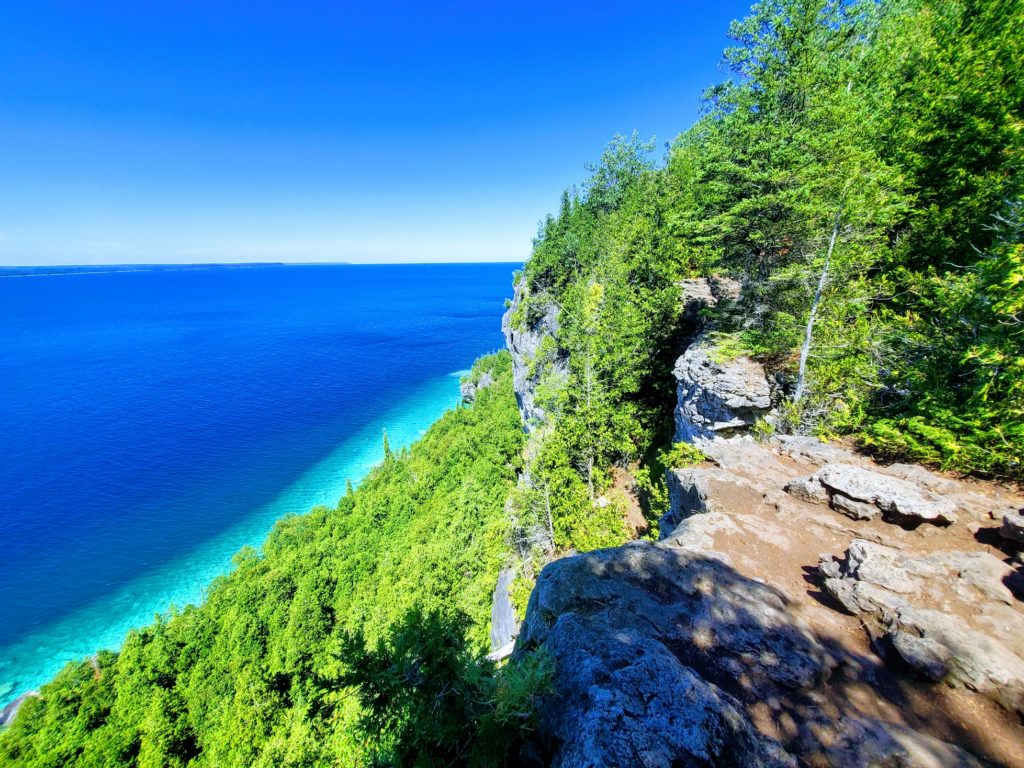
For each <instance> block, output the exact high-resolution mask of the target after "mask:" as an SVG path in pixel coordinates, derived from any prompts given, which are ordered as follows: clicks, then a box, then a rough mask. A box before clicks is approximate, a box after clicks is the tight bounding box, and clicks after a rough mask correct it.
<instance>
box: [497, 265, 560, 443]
mask: <svg viewBox="0 0 1024 768" xmlns="http://www.w3.org/2000/svg"><path fill="white" fill-rule="evenodd" d="M525 297H526V283H525V281H524V280H520V281H519V282H517V283H516V285H515V294H514V296H513V298H512V303H511V305H510V306H509V308H508V309H507V310H506V311H505V314H504V315H503V316H502V318H501V330H502V333H504V334H505V346H506V347H507V348H508V351H509V352H510V353H511V355H512V379H513V386H514V388H515V392H516V400H517V401H518V403H519V412H520V414H521V415H522V418H523V427H524V429H526V431H527V432H529V431H531V430H534V429H536V428H537V427H538V426H539V425H541V424H542V423H543V422H544V420H545V418H546V414H545V413H544V409H543V408H541V406H540V405H538V403H537V388H538V387H539V386H540V384H541V382H542V381H543V380H544V379H545V378H546V377H552V378H555V379H557V378H564V377H565V376H566V375H567V373H568V359H567V358H566V356H565V354H564V352H563V351H562V350H560V349H559V347H558V341H557V337H558V307H557V306H556V305H555V304H553V303H548V304H541V305H540V306H539V307H536V306H535V307H534V310H535V312H534V314H533V315H532V317H527V316H526V313H524V312H523V311H522V310H523V301H524V299H525Z"/></svg>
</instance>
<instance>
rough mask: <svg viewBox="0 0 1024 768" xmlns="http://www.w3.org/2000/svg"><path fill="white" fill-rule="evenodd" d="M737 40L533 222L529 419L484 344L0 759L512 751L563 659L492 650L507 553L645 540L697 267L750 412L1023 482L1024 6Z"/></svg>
mask: <svg viewBox="0 0 1024 768" xmlns="http://www.w3.org/2000/svg"><path fill="white" fill-rule="evenodd" d="M730 36H731V38H732V40H733V45H732V47H730V48H729V49H727V50H726V52H725V59H724V61H725V77H724V79H723V80H722V82H720V83H718V84H717V85H714V86H713V87H711V88H709V90H708V91H707V94H706V100H705V103H704V111H703V113H702V115H703V116H702V117H701V119H700V120H699V121H698V122H697V123H696V124H694V125H693V126H692V127H690V128H689V129H688V130H686V131H685V132H683V133H682V134H680V135H679V136H678V137H677V138H675V139H674V140H673V141H671V142H670V143H669V144H668V145H667V146H666V148H665V153H664V155H663V156H662V157H659V155H658V153H657V152H656V147H655V144H654V143H653V142H650V143H648V142H644V141H642V140H640V139H638V138H637V136H636V135H634V136H632V137H630V138H623V137H617V138H616V139H614V140H613V141H612V143H611V144H610V145H609V146H608V148H607V150H606V151H605V153H604V154H603V155H602V156H601V158H600V159H599V161H598V162H597V163H595V164H594V165H593V167H592V168H590V176H589V177H588V178H587V179H586V181H584V182H583V183H582V185H581V186H580V187H578V188H573V189H570V190H568V191H566V192H565V194H564V195H563V198H562V203H561V207H560V209H559V211H558V212H557V213H556V214H555V215H552V216H549V217H548V218H547V219H546V220H545V221H543V222H542V224H541V226H540V229H539V232H538V235H537V238H536V240H535V242H534V247H533V252H532V256H531V258H530V260H529V261H528V262H527V264H526V266H525V268H524V271H523V273H522V274H521V275H519V276H518V282H517V300H516V302H515V303H514V304H513V305H512V307H511V308H510V316H509V322H510V324H511V327H512V328H513V329H530V328H533V327H536V326H537V324H538V323H540V322H541V320H542V318H546V317H554V318H557V324H558V333H557V337H556V336H555V335H553V334H548V335H546V336H545V337H544V339H543V340H542V341H541V342H540V346H539V348H538V349H537V350H536V355H535V356H534V357H533V358H532V359H531V360H530V363H529V370H528V371H527V372H526V373H527V374H528V375H529V377H530V379H531V380H533V381H535V382H536V383H537V386H536V398H537V405H538V407H539V408H541V409H542V410H543V412H544V414H545V418H544V419H543V420H541V422H540V423H537V424H532V425H527V426H528V427H530V428H531V429H530V434H529V436H528V437H527V438H524V435H523V432H522V430H521V424H520V421H519V412H518V411H517V408H516V402H515V400H514V397H513V391H512V383H511V379H512V372H511V370H510V362H509V358H508V356H507V355H505V354H503V355H501V356H498V357H492V358H486V359H484V360H483V361H481V362H480V363H478V367H477V369H476V373H475V374H474V376H475V377H477V378H478V377H479V376H480V374H481V371H482V370H484V369H486V370H489V371H490V372H491V373H492V375H493V377H494V378H495V379H496V380H497V383H496V384H494V385H492V386H489V387H485V388H482V389H480V390H479V392H478V394H477V399H476V402H475V404H474V405H472V406H471V407H464V408H459V409H457V410H455V411H453V412H451V413H449V414H447V415H446V416H445V417H444V418H443V419H441V420H440V421H439V422H438V423H437V424H436V425H435V426H434V427H433V428H432V429H431V430H430V431H429V432H428V433H427V435H426V436H425V437H424V438H423V440H422V441H420V442H419V443H418V444H417V445H416V446H415V447H413V448H412V449H411V450H410V451H407V452H402V453H399V454H391V453H389V455H388V457H387V459H386V460H385V461H384V463H383V465H382V466H381V467H379V468H378V469H376V470H375V471H374V472H373V473H372V474H371V475H370V476H369V477H368V478H367V479H366V480H365V481H364V482H363V483H362V484H361V485H360V487H359V488H358V489H356V490H355V491H353V492H351V493H349V494H348V495H347V496H346V497H345V498H343V499H342V500H341V502H340V504H339V505H338V507H337V509H333V510H328V509H317V510H314V511H313V512H311V513H310V514H309V515H305V516H301V517H295V518H290V519H287V520H284V521H282V522H281V523H280V524H279V525H278V526H277V527H276V528H275V530H274V532H273V534H272V535H271V537H270V539H269V540H268V542H267V543H266V545H265V546H264V547H263V549H262V551H261V552H259V553H257V552H252V551H248V552H243V553H241V554H240V555H239V556H238V559H237V568H236V570H235V571H234V572H233V573H232V574H231V575H229V576H226V577H224V578H222V579H220V580H219V581H218V582H217V583H216V584H214V585H213V587H212V589H211V591H210V597H209V600H208V601H207V603H206V604H204V605H203V606H201V607H189V608H186V609H184V610H183V611H181V612H179V613H176V614H175V615H173V616H171V617H170V618H168V619H166V620H161V621H160V622H158V623H156V624H154V625H152V626H150V627H147V628H145V629H143V630H141V631H138V632H135V633H133V634H132V635H131V636H130V637H129V638H128V640H127V642H126V643H125V646H124V648H123V650H122V651H121V652H120V653H119V654H111V653H101V654H99V656H97V657H96V658H95V659H94V660H90V661H85V662H83V663H81V664H79V665H73V666H69V667H68V668H67V669H65V671H64V672H63V673H62V674H61V675H60V676H59V677H58V678H57V679H56V680H55V681H54V682H52V683H51V684H49V685H48V686H47V687H45V688H44V689H43V691H42V692H41V693H42V696H41V698H38V699H30V700H29V701H27V702H26V703H25V705H24V707H23V710H22V712H21V713H20V714H19V715H18V717H17V719H16V720H15V722H14V725H13V726H12V727H11V728H10V729H9V730H8V731H7V732H5V733H4V734H3V735H2V736H0V758H3V760H4V761H5V762H6V763H7V764H10V765H47V766H58V765H100V764H102V765H138V766H158V765H184V764H188V763H191V764H194V765H209V766H214V765H216V766H228V765H265V766H270V765H275V766H276V765H336V764H341V765H345V764H350V763H358V762H363V761H367V760H369V759H370V758H371V757H372V756H376V757H377V758H379V759H380V760H382V761H384V762H387V761H390V762H392V763H394V764H412V763H414V762H416V764H422V765H434V764H438V765H440V764H444V765H456V764H466V763H477V764H479V763H487V762H491V763H501V762H503V761H505V760H506V758H509V756H513V757H511V758H510V759H512V760H513V761H514V755H515V753H514V751H513V749H514V744H515V741H516V738H517V736H516V734H517V732H518V731H517V729H521V728H527V727H528V726H529V722H530V701H531V696H532V694H533V693H534V692H535V691H537V690H541V689H543V686H544V680H545V674H546V672H545V663H544V659H543V658H539V657H538V658H532V659H517V660H515V661H513V662H512V663H511V664H509V665H507V666H505V667H503V668H502V669H496V668H495V667H494V665H492V664H490V663H488V662H486V661H483V660H481V654H482V652H483V650H484V645H483V640H484V638H485V635H486V627H487V616H488V611H489V608H490V592H491V590H492V589H493V587H494V579H495V576H496V574H497V571H498V569H499V568H500V566H501V565H502V563H503V562H504V559H505V558H506V556H507V553H509V552H513V551H516V550H517V549H518V554H519V555H520V556H521V558H522V561H523V562H524V563H525V566H524V567H523V569H522V571H523V575H524V576H525V578H521V579H520V580H519V581H518V582H517V590H518V594H517V595H515V597H516V598H517V604H518V605H519V606H520V607H522V604H523V602H524V601H523V597H524V596H525V594H526V592H527V590H528V587H529V586H530V583H531V579H532V577H533V576H534V575H535V574H536V571H537V565H538V564H543V561H544V560H545V559H548V558H551V557H554V556H557V555H559V554H564V553H567V552H570V551H574V550H575V551H583V550H589V549H594V548H597V547H602V546H610V545H614V544H618V543H621V542H623V541H625V540H626V539H627V538H628V537H629V535H630V531H629V530H628V529H627V526H626V525H625V523H624V518H623V515H624V506H625V504H626V502H624V501H623V500H622V499H621V489H620V488H618V487H617V486H616V473H617V472H620V471H621V472H628V473H629V475H630V477H631V478H632V479H633V481H635V486H636V490H637V491H638V495H639V496H640V498H641V501H642V503H643V505H644V507H645V509H644V512H645V513H646V514H647V515H648V518H649V519H650V520H652V521H653V520H654V519H656V518H657V516H658V515H659V514H660V513H661V512H663V511H664V503H665V485H664V481H663V480H662V479H661V477H662V474H663V470H664V468H665V466H666V465H669V466H673V467H680V466H683V465H685V464H686V463H688V462H693V461H696V460H699V458H700V456H699V454H698V453H697V452H696V451H695V450H694V449H691V448H688V447H678V446H677V447H675V448H672V447H671V438H672V410H673V407H674V405H675V402H676V400H675V381H674V379H673V377H672V366H673V363H674V361H675V359H676V358H677V357H678V356H679V354H680V351H681V350H680V343H681V340H682V339H683V338H684V337H685V336H686V335H687V334H689V333H691V332H692V330H693V329H692V320H691V319H688V318H686V317H685V315H684V313H682V312H681V307H680V300H681V297H680V281H682V280H684V279H686V278H691V277H697V276H722V277H728V278H731V279H733V280H735V281H737V282H738V284H740V285H741V286H742V291H741V293H740V296H739V299H738V301H737V302H730V303H727V304H723V305H722V306H723V307H726V308H714V309H706V310H704V311H705V313H706V314H709V315H710V316H709V317H706V318H704V320H705V321H708V322H710V323H711V325H710V326H709V327H712V328H714V335H713V339H712V340H713V342H714V350H715V351H714V354H715V355H717V356H718V357H720V358H723V359H728V358H730V357H737V356H739V355H741V354H742V355H747V356H749V357H751V358H753V359H755V360H757V361H759V362H760V363H763V364H764V366H765V368H766V369H767V370H768V372H769V373H770V374H771V376H772V379H773V383H774V386H775V389H776V391H777V392H779V393H781V398H780V403H779V405H780V407H779V409H778V413H779V415H778V417H777V418H774V419H773V420H771V421H765V422H764V423H762V424H758V425H757V429H756V431H758V432H759V434H763V435H768V434H770V433H772V432H789V433H803V434H818V435H823V436H826V437H829V436H838V435H848V436H852V438H853V439H854V440H855V441H856V442H857V443H858V444H859V445H860V446H862V447H863V448H865V449H866V450H868V451H871V452H874V453H875V454H876V455H878V456H881V457H885V458H887V459H909V460H913V461H919V462H923V463H926V464H929V465H933V466H936V467H939V468H942V469H947V470H954V471H959V472H962V473H967V474H976V475H982V476H988V477H993V478H997V479H1003V480H1011V481H1017V482H1020V481H1022V480H1024V198H1022V191H1024V190H1022V186H1024V176H1022V167H1021V166H1022V163H1024V157H1022V154H1021V150H1022V146H1024V77H1022V74H1024V72H1022V69H1024V0H882V1H881V2H872V1H865V2H841V1H838V0H837V1H835V2H833V1H827V0H777V1H775V2H763V3H759V4H757V5H755V6H754V7H753V9H752V11H751V15H750V16H749V17H747V18H746V19H744V20H742V21H738V22H736V23H734V24H733V26H732V28H731V30H730ZM545 322H546V321H545ZM524 445H525V450H524ZM518 473H522V476H521V481H520V482H518V483H517V474H518ZM538 559H539V560H540V562H539V563H538Z"/></svg>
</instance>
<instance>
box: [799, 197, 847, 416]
mask: <svg viewBox="0 0 1024 768" xmlns="http://www.w3.org/2000/svg"><path fill="white" fill-rule="evenodd" d="M842 216H843V209H842V207H840V208H839V210H838V211H836V221H835V224H834V225H833V226H832V237H831V238H830V239H829V242H828V253H826V254H825V266H824V267H823V268H822V270H821V277H819V278H818V289H817V290H816V291H815V292H814V300H813V301H812V302H811V314H810V316H809V317H808V318H807V330H806V331H805V332H804V345H803V347H801V349H800V369H799V372H798V373H797V376H796V392H795V393H794V394H793V402H795V403H799V402H800V400H801V399H802V398H803V396H804V391H805V390H806V385H807V357H808V355H810V353H811V339H812V338H813V336H814V318H815V317H816V316H817V314H818V305H819V304H820V303H821V294H822V292H823V291H824V290H825V284H826V283H827V282H828V267H829V264H830V262H831V261H832V250H833V249H834V248H835V247H836V237H837V236H838V235H839V222H840V221H841V220H842Z"/></svg>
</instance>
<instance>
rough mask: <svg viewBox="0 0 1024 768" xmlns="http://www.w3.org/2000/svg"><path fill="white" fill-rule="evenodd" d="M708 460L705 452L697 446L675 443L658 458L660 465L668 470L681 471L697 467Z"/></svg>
mask: <svg viewBox="0 0 1024 768" xmlns="http://www.w3.org/2000/svg"><path fill="white" fill-rule="evenodd" d="M707 458H708V457H707V456H705V455H704V452H703V451H701V450H700V449H699V448H697V447H696V446H693V445H690V444H689V443H675V444H674V445H673V446H672V447H671V448H669V449H668V450H667V451H663V452H662V453H661V454H660V455H659V456H658V463H659V464H660V465H661V466H662V467H665V468H666V469H681V468H683V467H695V466H697V465H698V464H700V463H701V462H703V461H707Z"/></svg>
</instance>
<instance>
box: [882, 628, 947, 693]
mask: <svg viewBox="0 0 1024 768" xmlns="http://www.w3.org/2000/svg"><path fill="white" fill-rule="evenodd" d="M889 639H890V640H891V641H892V646H893V648H895V649H896V652H897V653H898V654H899V655H900V658H902V659H903V661H905V662H906V663H907V666H909V667H910V668H911V669H913V670H914V671H916V672H918V673H919V674H921V675H923V676H924V677H926V678H927V679H929V680H931V681H932V682H936V683H937V682H938V681H939V680H941V679H942V678H944V677H945V676H946V674H947V673H948V672H949V660H950V657H951V656H952V655H953V654H952V652H951V651H950V650H949V648H947V647H946V646H944V645H943V644H942V643H940V642H938V641H936V640H933V639H932V638H930V637H918V636H917V635H912V634H910V633H908V632H894V633H893V634H892V635H891V636H890V637H889Z"/></svg>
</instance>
